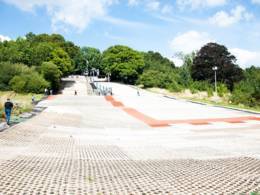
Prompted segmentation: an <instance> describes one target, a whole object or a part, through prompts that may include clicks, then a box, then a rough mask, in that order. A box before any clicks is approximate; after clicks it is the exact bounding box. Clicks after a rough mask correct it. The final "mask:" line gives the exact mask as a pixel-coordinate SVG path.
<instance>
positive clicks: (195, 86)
mask: <svg viewBox="0 0 260 195" xmlns="http://www.w3.org/2000/svg"><path fill="white" fill-rule="evenodd" d="M212 89H213V86H212V85H211V84H210V83H209V82H208V81H194V82H192V83H191V85H190V90H191V92H192V93H196V92H198V91H207V92H208V91H211V90H212Z"/></svg>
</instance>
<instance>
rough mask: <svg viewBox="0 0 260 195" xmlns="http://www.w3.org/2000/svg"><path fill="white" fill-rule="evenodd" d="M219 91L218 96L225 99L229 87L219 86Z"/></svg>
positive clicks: (221, 84)
mask: <svg viewBox="0 0 260 195" xmlns="http://www.w3.org/2000/svg"><path fill="white" fill-rule="evenodd" d="M217 89H218V95H219V96H220V97H223V96H224V95H225V94H227V93H228V92H229V90H228V88H227V86H226V85H225V84H224V83H220V84H218V86H217Z"/></svg>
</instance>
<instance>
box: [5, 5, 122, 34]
mask: <svg viewBox="0 0 260 195" xmlns="http://www.w3.org/2000/svg"><path fill="white" fill-rule="evenodd" d="M3 1H5V2H6V3H9V4H12V5H15V6H16V7H18V8H19V9H21V10H24V11H34V10H35V8H37V7H45V8H46V10H47V12H48V14H49V15H50V16H51V18H52V19H51V20H52V25H53V27H55V28H57V27H60V26H61V27H63V26H64V25H65V26H67V25H69V26H72V27H74V28H76V29H78V30H79V31H82V30H84V29H85V28H86V27H87V25H88V24H89V23H90V21H91V20H93V19H96V18H102V17H105V16H106V11H107V8H108V7H109V6H110V5H112V4H113V3H116V2H117V0H95V1H93V0H73V1H72V0H3Z"/></svg>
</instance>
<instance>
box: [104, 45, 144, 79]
mask: <svg viewBox="0 0 260 195" xmlns="http://www.w3.org/2000/svg"><path fill="white" fill-rule="evenodd" d="M102 57H103V58H102V67H103V70H104V72H105V73H110V74H111V79H112V80H114V81H121V82H124V83H132V84H133V83H135V81H136V80H137V78H138V75H139V74H140V73H141V72H142V71H143V68H144V59H143V55H142V54H141V53H140V52H138V51H135V50H133V49H131V48H129V47H127V46H122V45H116V46H113V47H110V48H108V49H107V50H106V51H104V53H103V56H102Z"/></svg>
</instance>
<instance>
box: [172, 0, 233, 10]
mask: <svg viewBox="0 0 260 195" xmlns="http://www.w3.org/2000/svg"><path fill="white" fill-rule="evenodd" d="M227 1H228V0H177V1H176V2H177V5H178V7H180V8H181V9H184V8H186V7H190V8H192V9H198V8H201V7H216V6H221V5H225V4H226V3H227Z"/></svg>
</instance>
